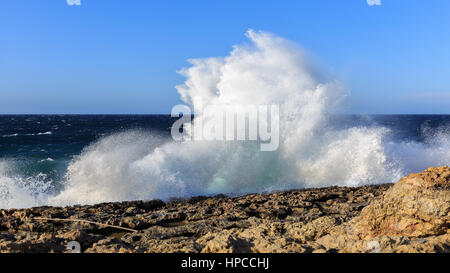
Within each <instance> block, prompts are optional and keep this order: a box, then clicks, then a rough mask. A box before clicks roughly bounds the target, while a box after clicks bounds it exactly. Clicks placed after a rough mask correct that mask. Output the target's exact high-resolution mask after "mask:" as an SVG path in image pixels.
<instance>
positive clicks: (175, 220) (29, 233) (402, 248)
mask: <svg viewBox="0 0 450 273" xmlns="http://www.w3.org/2000/svg"><path fill="white" fill-rule="evenodd" d="M449 213H450V168H449V167H439V168H429V169H428V170H426V171H424V172H422V173H419V174H411V175H409V176H407V177H405V178H402V179H401V180H400V181H399V182H398V183H396V184H395V185H392V184H384V185H372V186H364V187H358V188H348V187H330V188H322V189H306V190H292V191H286V192H279V193H272V194H251V195H246V196H242V197H235V198H230V197H226V196H216V197H209V198H206V197H195V198H191V199H189V200H182V201H171V202H168V203H164V202H162V201H159V200H153V201H149V202H143V201H134V202H122V203H104V204H98V205H94V206H73V207H66V208H56V207H38V208H31V209H19V210H15V209H11V210H0V252H67V251H68V250H67V249H66V245H67V243H68V242H69V241H78V242H79V243H80V244H81V248H82V251H83V252H450V231H449V227H450V216H449ZM37 218H52V219H56V218H57V219H66V220H67V221H49V220H42V219H40V220H39V219H37ZM70 219H78V220H87V221H93V222H98V223H103V224H109V225H113V226H118V227H124V228H128V229H133V230H136V231H135V232H132V231H126V230H122V229H118V228H114V227H106V226H99V225H96V224H91V223H86V222H74V221H71V220H70Z"/></svg>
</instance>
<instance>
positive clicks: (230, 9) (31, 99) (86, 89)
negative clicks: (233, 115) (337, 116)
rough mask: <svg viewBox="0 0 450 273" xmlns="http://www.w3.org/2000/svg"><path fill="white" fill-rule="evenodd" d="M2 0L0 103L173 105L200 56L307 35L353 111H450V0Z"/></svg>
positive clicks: (34, 107)
mask: <svg viewBox="0 0 450 273" xmlns="http://www.w3.org/2000/svg"><path fill="white" fill-rule="evenodd" d="M381 1H382V2H381V5H380V6H369V5H368V4H367V3H366V0H340V1H337V0H293V1H264V0H245V1H242V0H240V1H233V0H227V1H219V0H215V1H212V0H180V1H171V0H163V1H157V0H151V1H142V0H81V5H80V6H69V5H67V3H66V0H1V6H0V114H20V113H32V114H33V113H49V114H52V113H69V114H73V113H77V114H85V113H92V114H98V113H105V114H114V113H117V114H133V113H137V114H146V113H148V114H152V113H169V112H170V110H171V108H172V106H173V105H175V104H178V103H180V99H179V95H178V93H177V91H176V89H175V88H174V86H175V85H177V84H180V83H182V82H183V77H182V76H180V75H178V74H177V73H176V71H177V70H179V69H180V68H182V67H185V66H187V65H188V63H187V62H186V60H187V59H189V58H200V57H212V56H225V55H226V54H228V52H229V51H230V50H231V47H232V45H235V44H239V43H242V42H243V41H245V36H244V33H245V32H246V30H247V29H249V28H252V29H255V30H264V31H268V32H272V33H275V34H277V35H279V36H282V37H285V38H287V39H289V40H292V41H294V42H297V43H299V44H300V45H301V46H302V47H304V48H306V49H307V50H308V51H309V52H310V53H311V54H312V55H313V58H314V59H315V60H317V61H318V62H319V63H320V65H321V66H322V67H324V68H325V70H326V71H327V72H329V73H330V74H333V75H334V76H335V77H336V78H337V79H338V80H339V81H341V82H343V83H344V84H345V85H346V86H347V87H348V89H349V90H350V91H351V95H350V97H349V99H348V101H347V103H346V105H345V107H346V110H345V111H346V112H349V113H369V114H370V113H385V114H386V113H393V114H398V113H404V114H411V113H417V114H419V113H420V114H433V113H435V114H450V110H449V109H450V17H449V14H450V1H448V0H433V1H429V0H428V1H427V0H381Z"/></svg>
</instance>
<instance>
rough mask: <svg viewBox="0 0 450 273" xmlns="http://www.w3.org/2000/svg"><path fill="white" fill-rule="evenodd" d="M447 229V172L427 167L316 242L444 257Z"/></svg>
mask: <svg viewBox="0 0 450 273" xmlns="http://www.w3.org/2000/svg"><path fill="white" fill-rule="evenodd" d="M449 227H450V168H449V167H438V168H429V169H427V170H425V171H424V172H421V173H414V174H410V175H408V176H407V177H404V178H402V179H400V181H399V182H398V183H397V184H395V185H394V186H393V187H392V188H390V189H389V190H387V191H386V192H385V193H384V194H383V195H381V196H379V197H378V198H376V199H375V200H374V201H372V202H371V203H370V204H369V205H368V206H367V207H365V208H364V209H363V210H362V212H361V215H360V216H358V217H355V218H353V219H352V220H351V221H349V222H348V223H345V224H343V225H341V226H338V227H336V228H335V229H334V230H332V231H331V232H330V234H329V235H326V236H324V237H322V238H320V239H319V240H318V241H317V242H318V243H321V244H322V245H324V246H325V247H326V248H327V249H335V250H337V251H342V252H417V251H421V252H436V251H444V252H446V251H448V250H449V249H450V232H449ZM432 242H434V244H433V243H432ZM430 243H432V244H430ZM427 246H428V247H427Z"/></svg>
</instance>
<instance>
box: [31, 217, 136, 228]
mask: <svg viewBox="0 0 450 273" xmlns="http://www.w3.org/2000/svg"><path fill="white" fill-rule="evenodd" d="M32 219H33V220H42V221H56V222H81V223H88V224H93V225H98V226H105V227H111V228H116V229H122V230H126V231H131V232H136V231H137V230H135V229H131V228H125V227H119V226H113V225H108V224H103V223H98V222H93V221H88V220H82V219H70V218H68V219H61V218H45V217H33V218H32Z"/></svg>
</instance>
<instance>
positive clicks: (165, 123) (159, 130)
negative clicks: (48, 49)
mask: <svg viewBox="0 0 450 273" xmlns="http://www.w3.org/2000/svg"><path fill="white" fill-rule="evenodd" d="M174 121H175V119H174V118H171V117H170V116H167V115H95V116H94V115H2V116H0V207H22V206H32V205H41V204H46V203H47V199H48V198H49V196H57V195H58V194H59V193H60V192H61V191H63V190H65V189H66V187H69V186H72V187H74V185H75V184H76V183H80V184H79V187H80V188H81V187H87V188H86V189H85V191H96V190H98V189H99V188H100V187H105V188H106V189H104V191H105V192H106V193H103V192H102V190H101V191H99V192H97V193H96V195H94V197H92V198H91V199H89V198H90V197H89V198H88V197H86V199H85V200H84V199H83V198H73V200H72V199H70V198H69V201H67V202H61V204H65V203H67V204H72V203H83V202H86V203H93V202H97V201H108V200H110V199H112V200H111V201H113V200H121V199H131V198H134V197H135V198H140V197H142V198H145V197H147V196H140V195H139V194H134V193H133V194H134V195H133V194H131V193H130V194H128V193H123V194H122V193H121V191H117V192H116V191H115V190H112V189H111V188H113V187H122V186H121V185H119V183H127V182H128V181H129V180H132V179H137V178H136V177H144V176H146V177H148V181H144V180H143V181H140V182H139V183H141V184H142V185H144V183H150V184H151V183H152V181H153V180H158V179H159V178H158V177H162V178H164V179H165V180H167V181H170V183H173V185H171V186H169V188H170V187H178V186H180V185H181V184H180V183H179V180H183V179H185V180H187V179H190V180H194V179H198V180H199V181H201V180H202V179H203V176H202V175H203V174H201V173H202V172H209V171H211V169H212V168H215V167H214V166H216V165H214V164H209V162H208V164H205V165H206V166H202V165H201V164H200V162H201V160H203V159H200V158H198V157H193V156H191V155H188V154H186V153H188V152H186V151H184V150H183V151H181V150H180V153H185V154H186V155H185V157H186V158H185V160H188V161H189V160H192V161H193V162H188V163H187V164H186V165H187V166H190V167H182V164H181V163H180V162H179V161H180V160H181V159H180V158H179V157H178V156H176V155H171V153H172V154H176V151H173V150H174V149H175V150H176V148H167V149H165V150H164V149H161V151H160V152H161V154H159V153H156V152H155V149H157V147H158V145H159V144H158V145H157V144H153V143H156V142H158V141H156V142H155V141H147V140H145V141H144V140H142V139H143V138H145V139H147V138H148V136H152V135H155V136H158V138H159V139H166V140H161V141H160V142H159V143H164V142H165V141H170V128H171V125H172V124H173V122H174ZM327 126H328V127H330V128H331V129H330V130H336V131H338V130H344V129H348V128H369V129H370V128H385V129H386V132H387V133H386V134H385V135H384V136H383V140H382V141H383V142H386V143H394V145H395V143H398V144H399V143H402V144H401V145H403V146H405V147H406V148H402V150H401V151H394V152H393V150H392V149H391V150H390V151H391V152H386V156H387V157H389V154H392V153H397V154H398V156H399V158H403V159H402V160H403V161H409V159H408V158H406V159H405V157H411V162H412V163H411V164H412V165H411V166H421V165H420V164H419V163H420V160H421V158H420V157H430V158H425V159H424V160H431V161H430V162H433V160H435V159H433V158H432V157H433V154H431V155H430V153H434V152H433V150H431V152H430V151H428V152H426V153H425V155H424V152H423V149H427V147H431V146H433V145H434V146H433V147H432V148H430V149H435V150H436V152H435V153H436V154H439V153H440V154H441V155H443V156H444V158H441V159H442V160H443V161H442V162H436V164H438V163H439V164H442V163H444V164H445V163H446V164H448V163H449V162H448V161H447V160H448V157H447V158H445V156H448V153H449V151H448V149H449V146H448V136H449V134H448V128H450V115H371V116H368V115H340V116H333V117H332V118H331V120H330V121H329V122H328V125H327ZM369 129H367V130H369ZM127 132H140V133H135V134H138V135H139V134H141V135H140V136H141V137H139V136H136V135H134V136H129V137H128V136H127ZM367 134H369V133H367ZM437 135H439V138H440V140H439V141H438V142H435V141H434V140H433V139H435V138H437V137H438V136H437ZM114 136H120V137H116V138H115V137H114ZM103 139H106V140H105V141H103V142H102V140H103ZM367 141H368V142H367V143H368V144H367V145H372V144H373V143H372V142H376V141H377V138H376V137H375V138H373V139H368V140H367ZM122 142H123V143H127V145H129V146H122ZM96 143H97V144H96ZM134 143H138V144H136V145H141V146H136V145H134ZM95 145H97V146H95ZM152 145H153V146H154V147H152V148H151V149H150V150H149V149H147V146H152ZM161 145H162V144H161ZM336 145H337V144H336ZM359 145H365V144H364V143H363V144H359ZM399 145H400V144H399ZM427 145H429V146H427ZM93 146H95V148H93ZM391 146H392V145H391ZM89 147H90V150H89V151H86V150H87V149H88V148H89ZM105 147H107V148H105ZM383 147H384V146H383ZM186 149H187V148H186ZM186 149H185V150H186ZM206 149H208V148H207V147H205V148H194V147H193V148H192V149H191V151H192V153H198V154H199V157H200V156H204V157H207V156H210V155H209V153H208V154H206V153H207V152H206V151H205V150H206ZM415 149H416V150H417V151H416V150H415ZM420 149H422V150H420ZM375 150H376V149H375ZM419 150H420V151H419ZM114 151H117V153H114ZM141 151H142V154H140V152H141ZM113 153H114V158H113V155H112V154H113ZM128 153H129V154H128ZM150 153H153V154H152V156H148V155H147V154H150ZM215 153H226V152H224V151H223V150H221V151H220V152H219V151H215ZM370 153H374V152H373V151H370ZM131 154H133V156H131ZM135 154H137V155H135ZM83 156H84V157H85V158H84V160H85V161H83V160H82V158H83ZM343 156H344V155H343ZM345 156H350V157H351V155H345ZM370 156H372V155H370V154H369V155H367V156H366V157H364V160H366V158H367V157H369V159H367V160H370ZM415 156H417V157H419V158H412V157H415ZM116 157H117V158H116ZM441 157H442V156H441ZM122 158H123V161H134V164H133V166H125V165H126V163H124V162H122ZM373 158H374V159H373V160H378V161H379V160H383V158H382V157H379V156H378V157H375V156H374V157H373ZM220 160H222V159H220ZM233 160H234V159H233ZM236 160H238V159H236ZM239 160H240V159H239ZM252 160H253V158H252V156H251V155H250V157H248V158H247V162H248V161H252ZM258 160H261V159H260V157H255V158H254V161H258ZM268 160H272V161H271V163H268V164H272V165H274V164H275V165H277V164H279V162H278V161H279V160H280V159H279V156H277V157H276V158H272V157H271V158H270V159H268ZM274 160H278V161H277V162H273V161H274ZM330 160H331V159H330ZM343 160H345V159H343ZM386 160H387V161H390V159H389V158H388V159H386ZM160 161H161V162H160ZM209 161H211V160H209ZM116 162H117V165H116ZM146 164H147V165H146ZM152 164H153V165H154V164H159V165H158V168H156V167H155V168H153V167H152V168H150V167H149V168H148V169H146V168H147V167H146V166H153V165H152ZM223 164H229V166H227V168H228V169H227V170H226V171H225V168H224V167H223V166H220V170H218V171H217V172H215V173H214V174H211V177H212V178H211V179H219V178H220V179H222V180H226V179H227V175H228V173H233V172H235V173H234V174H233V176H232V177H233V179H235V180H236V179H237V180H240V179H241V178H242V177H243V176H244V175H243V174H242V175H239V174H236V173H237V172H238V171H237V170H239V167H238V166H235V167H233V166H234V165H233V164H234V163H233V161H232V160H230V162H229V163H228V161H224V162H223ZM265 164H266V163H265ZM305 164H307V163H305ZM352 164H353V165H355V163H352ZM374 164H375V162H374ZM376 164H380V163H379V162H377V163H376ZM403 164H404V165H405V164H409V163H404V162H403ZM424 164H428V162H425V163H424ZM71 165H73V166H72V167H71V168H69V166H71ZM353 165H352V168H355V171H357V170H356V168H359V167H360V166H353ZM166 166H167V168H166ZM192 166H197V167H192ZM363 167H364V168H367V167H365V166H363ZM407 167H408V166H407ZM68 168H69V169H68ZM98 168H103V170H99V169H98ZM139 168H141V169H146V171H142V173H139V172H138V175H132V174H130V173H131V172H132V171H131V169H133V172H134V173H136V170H135V169H139ZM170 168H172V169H176V170H177V171H176V172H173V173H170ZM188 168H191V169H192V168H194V169H196V168H197V170H190V169H188ZM250 168H251V167H250ZM361 168H362V167H361ZM411 168H414V167H411ZM141 169H139V170H141ZM218 169H219V168H218ZM265 169H267V168H265ZM280 170H281V169H279V168H278V169H277V170H274V172H273V173H275V172H281V171H280ZM407 170H408V171H409V169H407ZM90 171H91V172H92V176H90V175H91V173H90ZM115 171H117V173H116V174H115V175H114V177H112V178H108V177H103V176H102V174H101V173H102V172H105V173H106V172H108V173H111V172H112V173H114V172H115ZM250 171H251V169H250ZM380 171H381V170H380ZM168 172H169V173H168ZM183 172H186V173H185V174H183ZM191 172H192V173H197V172H198V174H195V175H194V174H191ZM222 172H227V174H222ZM97 173H100V174H97ZM219 174H220V175H219ZM117 176H123V178H121V181H122V182H117V181H115V177H117ZM155 177H157V178H155ZM90 178H92V181H88V182H77V181H78V180H80V179H85V180H89V179H90ZM77 179H78V180H77ZM102 179H105V180H106V182H105V181H102ZM228 179H229V178H228ZM271 179H276V178H274V176H271ZM286 179H287V178H286ZM68 180H70V183H69V184H70V185H69V186H68V185H67V181H68ZM72 180H73V181H72ZM108 180H111V182H108ZM165 180H164V181H165ZM172 180H173V181H172ZM222 180H217V181H219V182H217V183H218V184H217V185H219V186H217V187H218V189H219V190H217V188H216V191H220V189H222V188H221V186H220V185H221V184H220V183H225V182H223V181H222ZM123 181H125V182H123ZM220 181H222V182H220ZM242 181H243V182H242V183H244V184H243V185H247V184H248V183H249V182H248V181H244V179H242ZM374 182H379V181H374ZM386 182H391V181H386ZM84 183H91V184H88V185H85V184H84ZM96 183H104V184H103V185H97V186H98V187H95V186H93V185H94V184H96ZM108 183H111V184H110V185H109V184H108ZM183 183H186V184H188V182H186V181H183ZM189 183H193V182H192V181H189ZM369 183H370V181H369ZM13 184H15V185H13ZM141 184H137V185H136V184H133V185H131V186H130V187H132V188H133V189H132V190H133V191H134V192H139V189H140V188H139V187H141V186H142V185H141ZM140 185H141V186H140ZM158 185H159V184H158ZM91 186H92V188H89V187H91ZM265 186H267V185H265ZM318 186H322V184H318ZM142 187H146V186H142ZM155 187H156V186H155ZM158 187H160V186H158ZM180 187H181V186H180ZM200 187H201V186H200ZM248 188H249V189H254V190H255V191H258V188H257V187H256V188H255V187H253V188H251V187H248ZM266 188H267V187H265V188H264V189H266ZM269 188H270V187H269ZM158 189H159V188H158ZM226 189H228V188H227V187H225V186H224V188H223V190H224V191H226ZM232 189H233V188H232ZM261 189H263V188H261ZM275 189H276V187H275ZM162 190H163V189H160V190H158V192H160V191H162ZM184 190H185V192H186V191H187V192H188V191H189V189H184ZM108 191H111V193H110V192H108ZM122 191H123V190H122ZM144 191H147V192H148V191H149V189H147V188H146V189H145V190H144V189H143V192H144ZM180 191H181V189H180ZM250 191H251V190H250ZM212 192H214V191H212ZM197 193H202V192H201V191H199V192H192V193H188V194H187V195H192V194H197ZM76 194H80V193H79V192H75V190H74V192H73V195H76ZM103 194H104V195H106V196H107V197H105V198H103V197H102V196H103ZM175 194H176V193H174V195H175ZM97 197H98V198H97ZM154 197H160V196H157V195H156V196H155V195H152V194H151V193H149V194H148V198H154ZM162 197H164V196H162ZM58 204H59V203H58Z"/></svg>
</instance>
